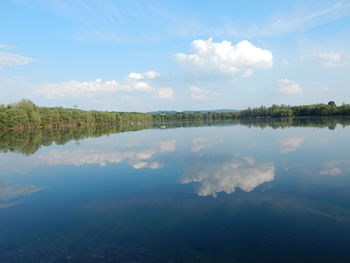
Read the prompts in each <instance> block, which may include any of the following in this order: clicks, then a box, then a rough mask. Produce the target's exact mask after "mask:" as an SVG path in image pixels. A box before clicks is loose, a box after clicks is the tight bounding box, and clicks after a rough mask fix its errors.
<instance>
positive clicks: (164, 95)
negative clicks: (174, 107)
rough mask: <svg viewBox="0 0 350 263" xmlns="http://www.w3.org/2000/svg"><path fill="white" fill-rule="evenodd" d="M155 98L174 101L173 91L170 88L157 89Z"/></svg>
mask: <svg viewBox="0 0 350 263" xmlns="http://www.w3.org/2000/svg"><path fill="white" fill-rule="evenodd" d="M156 96H157V97H158V98H159V99H171V100H172V99H174V98H175V97H174V90H173V89H172V88H157V89H156Z"/></svg>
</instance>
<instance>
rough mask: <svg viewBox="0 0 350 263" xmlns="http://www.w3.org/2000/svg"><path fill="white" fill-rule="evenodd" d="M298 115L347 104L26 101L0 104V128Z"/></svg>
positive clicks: (349, 111)
mask: <svg viewBox="0 0 350 263" xmlns="http://www.w3.org/2000/svg"><path fill="white" fill-rule="evenodd" d="M300 116H350V105H349V104H342V105H340V106H337V105H336V104H335V103H334V102H333V101H330V102H329V103H328V104H313V105H303V106H288V105H272V106H271V107H264V106H261V107H258V108H248V109H246V110H242V111H239V112H207V113H203V112H193V113H185V112H177V113H157V114H151V113H140V112H109V111H96V110H92V111H86V110H79V109H65V108H62V107H54V108H50V107H38V106H36V105H35V104H34V103H32V102H31V101H29V100H22V101H20V102H18V103H14V104H10V105H0V129H1V128H2V129H4V128H5V129H19V128H39V127H71V126H91V125H106V124H119V125H127V124H137V123H158V122H183V121H221V120H235V119H243V118H270V117H282V118H284V117H300Z"/></svg>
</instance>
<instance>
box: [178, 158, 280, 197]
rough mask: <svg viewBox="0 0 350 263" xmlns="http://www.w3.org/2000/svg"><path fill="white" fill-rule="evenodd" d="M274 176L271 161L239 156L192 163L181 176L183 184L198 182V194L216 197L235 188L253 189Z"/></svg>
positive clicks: (248, 190) (246, 190)
mask: <svg viewBox="0 0 350 263" xmlns="http://www.w3.org/2000/svg"><path fill="white" fill-rule="evenodd" d="M274 176H275V167H274V165H273V164H272V163H256V161H255V160H254V159H253V158H250V157H241V158H238V159H233V160H230V161H228V162H224V163H223V162H214V163H213V162H208V161H206V162H204V161H203V162H201V163H197V164H195V165H193V166H192V167H191V168H190V169H189V171H188V172H187V173H186V174H185V175H184V176H183V177H182V178H181V180H180V182H181V183H183V184H188V183H192V182H194V183H198V184H199V186H198V189H197V194H198V195H199V196H214V197H217V194H218V193H219V192H224V193H227V194H231V193H233V192H235V190H236V188H240V189H242V190H243V191H245V192H250V191H252V190H254V189H255V188H256V187H257V186H259V185H260V184H262V183H265V182H271V181H272V180H273V179H274Z"/></svg>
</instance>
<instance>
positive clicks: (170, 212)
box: [0, 119, 350, 263]
mask: <svg viewBox="0 0 350 263" xmlns="http://www.w3.org/2000/svg"><path fill="white" fill-rule="evenodd" d="M348 124H349V120H348V119H300V120H275V121H272V120H269V121H262V120H255V121H253V120H250V121H240V122H233V123H181V124H179V123H177V124H176V123H173V124H168V125H164V124H159V125H156V127H154V126H152V125H144V126H142V125H141V126H132V127H91V128H74V129H64V130H36V131H22V132H0V150H1V151H2V153H0V224H1V225H0V262H2V263H6V262H35V263H37V262H45V263H46V262H87V263H89V262H128V263H131V262H134V263H135V262H350V148H349V146H350V127H349V126H347V125H348ZM202 125H203V126H202ZM164 126H170V127H173V128H169V129H164V128H167V127H164ZM181 126H183V127H181ZM145 128H146V129H145ZM147 128H152V129H147ZM128 131H129V132H128Z"/></svg>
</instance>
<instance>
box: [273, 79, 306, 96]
mask: <svg viewBox="0 0 350 263" xmlns="http://www.w3.org/2000/svg"><path fill="white" fill-rule="evenodd" d="M278 83H279V88H278V91H280V92H283V93H287V94H301V93H303V90H302V89H301V88H300V86H299V84H298V83H297V82H296V81H295V80H290V79H280V80H279V81H278Z"/></svg>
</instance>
